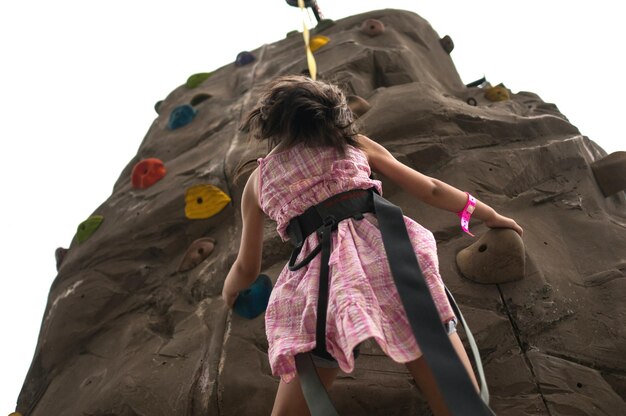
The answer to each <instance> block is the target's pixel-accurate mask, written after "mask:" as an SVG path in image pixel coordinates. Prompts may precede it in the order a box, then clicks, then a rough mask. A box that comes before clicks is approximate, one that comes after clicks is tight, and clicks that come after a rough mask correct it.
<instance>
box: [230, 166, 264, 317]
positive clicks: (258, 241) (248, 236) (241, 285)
mask: <svg viewBox="0 0 626 416" xmlns="http://www.w3.org/2000/svg"><path fill="white" fill-rule="evenodd" d="M257 188H258V171H257V170H255V171H254V172H252V174H251V175H250V177H249V178H248V182H246V186H245V188H244V190H243V196H242V199H241V219H242V221H243V227H242V228H243V229H242V231H241V243H240V245H239V253H238V254H237V259H236V260H235V262H234V263H233V265H232V266H231V268H230V271H229V272H228V276H226V280H225V281H224V288H223V289H222V298H223V299H224V301H225V302H226V304H227V305H228V306H229V307H232V306H233V304H234V303H235V299H237V295H238V294H239V292H240V291H242V290H243V289H246V288H248V287H249V286H250V285H251V284H252V283H253V282H254V280H255V279H256V277H257V276H258V274H259V272H260V271H261V255H262V251H263V216H264V213H263V210H262V209H261V207H260V206H259V202H258V201H259V198H258V189H257Z"/></svg>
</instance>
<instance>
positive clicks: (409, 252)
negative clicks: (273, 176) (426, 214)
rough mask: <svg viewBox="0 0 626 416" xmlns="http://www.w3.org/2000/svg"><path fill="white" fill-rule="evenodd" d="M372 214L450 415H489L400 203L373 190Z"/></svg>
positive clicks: (410, 317)
mask: <svg viewBox="0 0 626 416" xmlns="http://www.w3.org/2000/svg"><path fill="white" fill-rule="evenodd" d="M374 207H375V210H376V218H377V219H378V224H379V226H380V230H381V234H382V239H383V245H384V247H385V252H386V253H387V258H388V259H389V266H390V268H391V274H392V275H393V278H394V281H395V283H396V287H397V289H398V294H399V295H400V299H401V300H402V305H403V306H404V309H405V311H406V315H407V318H408V320H409V323H410V325H411V328H412V329H413V334H414V335H415V339H416V340H417V343H418V344H419V346H420V348H421V350H422V353H423V354H424V358H425V359H426V362H427V363H428V365H429V367H430V369H431V370H432V372H433V375H434V377H435V380H436V381H437V385H438V386H439V390H440V391H441V393H442V395H443V397H444V400H445V402H446V405H447V406H448V409H449V410H450V412H451V413H452V414H453V415H472V416H474V415H476V416H478V415H493V412H492V411H491V409H489V407H488V406H487V405H486V404H485V403H484V402H483V401H482V400H481V399H480V397H479V396H478V394H476V390H475V389H474V384H473V383H472V381H471V380H470V378H469V375H468V374H467V371H466V370H465V367H464V366H463V363H462V362H461V360H460V359H459V357H458V355H457V354H456V351H455V350H454V347H453V346H452V343H451V342H450V339H449V338H448V335H447V334H446V332H445V330H444V328H443V325H442V324H441V318H440V317H439V312H438V311H437V307H436V306H435V302H434V301H433V299H432V297H431V295H430V290H429V289H428V286H427V284H426V281H425V280H424V276H423V275H422V272H421V269H420V267H419V263H418V262H417V258H416V257H415V252H414V251H413V245H412V244H411V240H410V238H409V233H408V231H407V229H406V224H405V223H404V216H403V214H402V210H401V209H400V207H398V206H396V205H394V204H392V203H390V202H389V201H387V200H386V199H384V198H382V197H381V196H379V195H378V194H374Z"/></svg>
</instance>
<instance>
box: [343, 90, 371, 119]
mask: <svg viewBox="0 0 626 416" xmlns="http://www.w3.org/2000/svg"><path fill="white" fill-rule="evenodd" d="M346 101H347V102H348V107H349V108H350V110H352V113H353V114H354V115H355V116H356V117H357V118H358V117H361V116H362V115H363V114H365V113H367V112H368V111H369V110H370V108H372V106H371V105H370V103H368V102H367V101H366V100H365V99H364V98H361V97H359V96H358V95H348V96H347V97H346Z"/></svg>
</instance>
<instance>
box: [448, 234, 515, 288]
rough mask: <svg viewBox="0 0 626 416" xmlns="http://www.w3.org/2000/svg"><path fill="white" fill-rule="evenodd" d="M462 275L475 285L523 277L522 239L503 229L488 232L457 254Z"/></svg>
mask: <svg viewBox="0 0 626 416" xmlns="http://www.w3.org/2000/svg"><path fill="white" fill-rule="evenodd" d="M456 264H457V266H459V270H460V271H461V274H462V275H463V276H465V277H466V278H468V279H470V280H472V281H474V282H476V283H486V284H496V283H507V282H513V281H516V280H520V279H522V278H523V277H524V272H525V266H526V250H525V248H524V242H523V241H522V237H520V236H519V234H517V233H516V232H515V231H513V230H511V229H506V228H495V229H491V230H489V231H487V232H486V233H485V234H484V235H483V236H482V237H480V238H479V239H478V241H476V242H475V243H474V244H472V245H471V246H469V247H466V248H465V249H463V250H461V251H460V252H459V253H458V254H457V255H456Z"/></svg>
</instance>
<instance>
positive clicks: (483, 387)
mask: <svg viewBox="0 0 626 416" xmlns="http://www.w3.org/2000/svg"><path fill="white" fill-rule="evenodd" d="M444 287H445V288H446V295H448V300H449V301H450V305H452V309H453V310H454V314H455V315H456V317H457V318H459V321H460V322H461V325H463V328H465V335H466V336H467V342H468V343H469V345H470V349H471V350H472V356H473V357H474V362H475V363H476V370H477V371H478V381H479V382H480V398H481V399H482V400H483V402H485V404H489V388H488V387H487V380H486V379H485V370H484V369H483V361H482V360H481V359H480V352H479V351H478V345H477V344H476V340H475V339H474V335H473V334H472V331H471V330H470V327H469V325H468V324H467V322H466V321H465V318H464V317H463V314H462V313H461V309H459V305H457V303H456V300H455V299H454V296H452V293H451V292H450V290H449V289H448V287H447V286H444Z"/></svg>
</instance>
